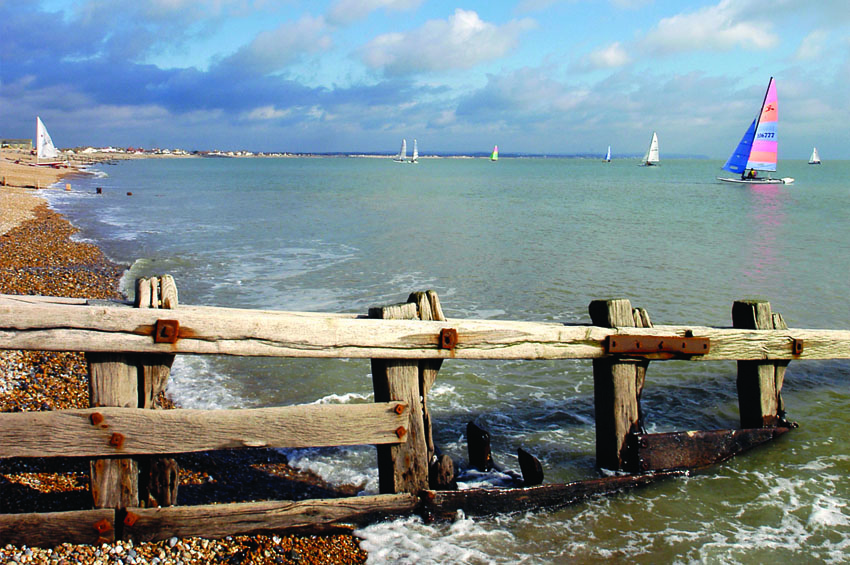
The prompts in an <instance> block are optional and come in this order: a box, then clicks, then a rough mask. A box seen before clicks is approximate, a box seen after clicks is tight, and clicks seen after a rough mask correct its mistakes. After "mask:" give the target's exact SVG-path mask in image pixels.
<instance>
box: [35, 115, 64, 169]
mask: <svg viewBox="0 0 850 565" xmlns="http://www.w3.org/2000/svg"><path fill="white" fill-rule="evenodd" d="M35 138H36V156H37V158H38V159H53V158H55V157H58V156H59V150H58V149H56V147H55V146H54V145H53V140H52V139H50V134H49V133H47V128H46V127H44V124H43V123H42V121H41V118H40V117H38V116H36V118H35Z"/></svg>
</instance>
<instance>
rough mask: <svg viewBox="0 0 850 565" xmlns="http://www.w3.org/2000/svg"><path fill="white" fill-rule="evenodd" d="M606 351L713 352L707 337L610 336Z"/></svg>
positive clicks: (642, 353) (701, 353)
mask: <svg viewBox="0 0 850 565" xmlns="http://www.w3.org/2000/svg"><path fill="white" fill-rule="evenodd" d="M605 349H606V351H607V352H608V353H609V354H618V353H619V354H629V355H648V354H653V353H672V354H676V355H706V354H708V352H709V351H711V340H710V339H709V338H707V337H678V336H649V335H609V336H608V337H607V339H606V340H605Z"/></svg>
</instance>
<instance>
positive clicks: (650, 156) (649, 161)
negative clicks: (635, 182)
mask: <svg viewBox="0 0 850 565" xmlns="http://www.w3.org/2000/svg"><path fill="white" fill-rule="evenodd" d="M658 161H659V157H658V135H657V134H656V133H655V132H652V139H651V140H650V141H649V149H647V151H646V155H644V157H643V162H644V164H646V165H654V164H656V163H657V162H658Z"/></svg>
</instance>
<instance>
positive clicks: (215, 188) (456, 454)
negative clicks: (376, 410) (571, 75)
mask: <svg viewBox="0 0 850 565" xmlns="http://www.w3.org/2000/svg"><path fill="white" fill-rule="evenodd" d="M721 165H722V162H720V161H717V160H710V159H667V160H663V161H662V164H661V166H659V167H639V166H638V161H637V160H635V159H615V160H614V161H613V162H611V163H604V162H603V161H602V160H601V159H577V158H576V159H569V158H542V157H541V158H502V159H501V160H499V161H498V162H491V161H489V160H488V159H484V158H474V159H473V158H467V159H461V158H422V159H420V162H419V163H418V164H416V165H411V164H399V163H394V162H392V161H391V160H390V159H379V158H350V157H325V158H307V157H304V158H235V159H227V158H222V159H204V158H190V159H143V160H133V161H120V162H118V163H117V164H113V165H110V164H101V165H99V166H97V167H95V168H94V169H93V170H92V171H91V173H92V174H90V175H86V176H82V177H75V178H73V179H72V180H71V181H70V184H71V187H70V190H68V191H66V190H52V191H45V192H46V193H47V195H48V198H49V202H50V205H51V206H52V207H53V208H54V209H56V210H57V211H59V212H61V213H62V214H64V215H65V216H66V217H67V218H68V219H69V220H70V221H71V222H72V223H73V224H74V225H76V226H77V227H78V228H79V229H80V232H79V233H78V234H77V236H76V237H77V238H79V239H81V240H86V241H91V242H94V243H96V244H97V245H98V246H100V247H101V249H103V251H104V252H105V253H106V255H107V256H108V257H110V258H111V259H112V260H114V261H116V262H118V263H120V264H124V265H126V266H127V268H128V272H127V275H126V277H125V282H124V283H123V284H124V285H125V290H126V291H127V292H128V293H131V292H132V290H131V288H130V287H132V284H131V283H130V281H132V280H134V279H135V278H136V277H140V276H150V275H156V274H163V273H168V274H171V275H172V276H174V278H175V280H176V283H177V287H178V291H179V296H180V302H181V303H182V304H197V305H215V306H227V307H238V308H253V309H278V310H288V311H315V312H348V313H360V314H365V313H366V312H367V310H368V309H369V307H371V306H379V305H387V304H393V303H398V302H404V301H406V299H407V296H408V294H409V293H411V292H413V291H419V290H427V289H433V290H435V291H436V292H437V294H438V295H439V297H440V299H441V302H442V305H443V309H444V311H445V314H446V316H447V317H448V318H449V319H451V318H477V319H499V320H525V321H543V322H564V323H568V324H590V317H589V314H588V305H589V304H590V302H591V301H592V300H594V299H605V298H628V299H630V300H631V302H632V305H633V306H635V307H642V308H646V309H647V311H648V312H649V314H650V316H651V318H652V320H653V322H654V323H655V324H673V325H686V324H692V325H701V326H726V327H728V326H731V310H732V304H733V302H734V301H735V300H739V299H745V298H759V299H765V300H769V301H770V303H771V305H772V307H773V310H774V312H780V313H781V314H782V315H783V316H784V318H785V320H786V322H787V323H788V325H789V326H790V327H799V328H823V329H840V330H847V329H850V301H848V281H850V162H848V161H829V160H827V161H825V162H824V164H822V165H820V166H809V165H807V164H806V162H805V161H802V160H800V161H793V160H791V161H783V162H781V163H780V171H779V173H777V174H776V175H775V176H781V177H794V178H795V179H796V181H795V182H794V183H793V184H789V185H771V186H739V185H730V184H726V183H721V182H718V181H717V180H716V177H717V176H718V175H720V174H723V171H721V170H720V167H721ZM64 182H66V181H63V184H64ZM97 188H100V189H101V192H102V194H97ZM130 193H131V194H130ZM735 377H736V365H735V363H734V362H688V361H653V362H652V363H651V364H650V366H649V370H648V372H647V378H646V388H645V390H644V393H643V398H642V407H643V411H644V416H645V420H646V426H647V430H648V431H649V432H665V431H682V430H716V429H730V428H736V427H738V425H739V422H738V406H737V394H736V388H735ZM167 392H168V394H169V395H170V396H171V397H172V398H173V399H174V400H175V401H176V402H178V403H179V404H180V405H182V406H183V407H186V408H224V409H226V408H246V407H265V406H281V405H292V404H309V403H315V404H349V403H362V402H370V401H371V400H372V383H371V376H370V364H369V361H368V360H356V359H341V360H314V359H268V358H250V359H249V358H229V357H214V356H178V358H177V360H176V361H175V364H174V369H173V373H172V377H171V379H170V382H169V385H168V390H167ZM783 397H784V400H785V404H786V407H787V416H788V418H789V419H791V420H793V421H796V422H798V423H799V424H800V427H799V428H798V429H796V430H793V431H792V432H791V433H789V434H786V435H785V436H782V437H781V438H779V439H777V440H775V441H774V442H772V443H770V444H769V445H767V446H763V447H761V448H758V449H756V450H753V451H751V452H748V453H746V454H743V455H740V456H738V457H736V458H734V459H733V460H730V461H728V462H726V463H723V464H721V465H717V466H716V467H713V468H711V469H709V470H707V471H704V472H700V473H695V474H693V475H691V476H685V477H679V478H674V479H670V480H665V481H662V482H658V483H656V484H653V485H651V486H648V487H645V488H641V489H637V490H631V491H627V492H622V493H619V494H616V495H612V496H600V497H595V498H592V499H590V500H587V501H584V502H580V503H577V504H573V505H571V506H568V507H566V508H563V509H559V510H542V511H535V512H522V513H514V514H505V515H497V516H492V517H474V516H464V515H459V516H458V517H457V519H456V520H454V521H451V522H436V523H426V522H423V521H422V520H421V519H420V518H418V517H410V518H404V519H399V520H394V521H389V522H384V523H378V524H375V525H370V526H368V527H364V528H362V529H360V530H357V532H356V533H357V535H358V536H359V537H360V538H361V540H362V541H361V542H360V543H361V545H362V547H363V548H364V549H366V550H367V551H368V552H369V562H370V563H470V564H487V563H600V562H609V561H612V560H613V561H615V562H624V563H625V562H628V563H724V564H725V563H770V562H774V563H789V562H794V563H801V564H802V563H843V562H847V561H850V507H848V503H850V481H848V479H847V477H848V475H850V433H848V431H847V428H848V427H850V362H848V361H841V360H832V361H793V362H791V364H790V366H789V368H788V372H787V376H786V379H785V385H784V389H783ZM429 402H430V407H431V410H432V417H433V425H434V434H435V438H436V443H437V444H438V446H439V447H440V448H441V450H442V451H443V452H444V453H446V454H448V455H450V456H451V457H452V459H453V460H454V461H455V465H456V466H457V467H458V468H459V469H460V470H461V476H460V485H461V488H471V487H476V486H485V487H487V486H493V487H495V486H500V485H505V484H508V483H509V478H510V477H509V475H510V473H509V472H510V471H518V469H519V467H518V463H517V455H516V453H517V449H518V448H520V447H522V448H524V449H526V450H528V451H530V452H531V453H533V454H534V455H535V456H536V457H537V458H538V459H539V460H540V461H541V463H542V465H543V469H544V474H545V479H544V481H545V482H546V483H559V482H567V481H573V480H580V479H586V478H595V477H598V476H599V473H598V471H597V470H596V466H595V454H594V451H595V447H594V445H595V444H594V438H595V435H594V434H595V432H594V412H593V378H592V368H591V362H590V361H586V360H584V361H583V360H567V361H464V360H447V361H445V362H444V363H443V366H442V369H441V371H440V373H439V376H438V379H437V382H436V384H435V387H434V389H433V391H432V392H431V395H430V397H429ZM470 421H473V422H475V423H476V424H478V425H479V426H481V427H483V428H485V429H486V430H488V431H489V432H490V436H491V440H492V449H493V456H494V460H495V461H496V463H497V464H498V465H499V466H500V468H501V469H502V471H504V472H490V473H480V472H475V471H470V470H469V469H468V466H469V465H468V455H467V451H466V449H467V448H466V439H465V430H466V425H467V423H468V422H470ZM286 454H287V456H288V457H289V460H290V462H291V464H292V465H294V466H296V467H298V468H301V469H305V470H310V471H313V472H315V473H317V474H319V475H320V476H321V477H323V478H324V479H325V480H327V481H328V482H330V483H332V484H339V485H342V484H354V485H358V486H361V487H362V489H363V492H364V493H366V494H371V493H376V492H377V490H378V480H377V470H376V454H375V449H374V447H372V446H362V447H355V448H351V447H346V448H323V449H300V450H288V451H286Z"/></svg>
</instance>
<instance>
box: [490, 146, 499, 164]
mask: <svg viewBox="0 0 850 565" xmlns="http://www.w3.org/2000/svg"><path fill="white" fill-rule="evenodd" d="M490 160H491V161H498V160H499V146H498V145H494V146H493V152H492V153H491V154H490Z"/></svg>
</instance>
